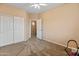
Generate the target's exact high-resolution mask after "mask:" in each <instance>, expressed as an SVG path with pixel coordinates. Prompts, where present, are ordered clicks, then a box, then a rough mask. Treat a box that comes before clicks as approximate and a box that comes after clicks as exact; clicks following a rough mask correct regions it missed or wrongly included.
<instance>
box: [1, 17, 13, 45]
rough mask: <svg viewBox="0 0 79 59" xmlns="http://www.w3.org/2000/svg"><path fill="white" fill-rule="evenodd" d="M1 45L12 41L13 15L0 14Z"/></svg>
mask: <svg viewBox="0 0 79 59" xmlns="http://www.w3.org/2000/svg"><path fill="white" fill-rule="evenodd" d="M1 32H2V34H1V43H0V45H1V46H5V45H8V44H12V43H13V17H11V16H7V15H3V16H1Z"/></svg>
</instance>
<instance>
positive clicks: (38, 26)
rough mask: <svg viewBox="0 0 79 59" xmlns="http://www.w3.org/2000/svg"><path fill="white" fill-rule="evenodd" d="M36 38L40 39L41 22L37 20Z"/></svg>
mask: <svg viewBox="0 0 79 59" xmlns="http://www.w3.org/2000/svg"><path fill="white" fill-rule="evenodd" d="M36 23H37V38H38V39H42V20H41V19H39V20H37V22H36Z"/></svg>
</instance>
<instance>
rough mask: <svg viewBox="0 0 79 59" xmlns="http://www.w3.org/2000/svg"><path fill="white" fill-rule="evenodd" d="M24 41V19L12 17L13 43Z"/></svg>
mask: <svg viewBox="0 0 79 59" xmlns="http://www.w3.org/2000/svg"><path fill="white" fill-rule="evenodd" d="M21 41H24V18H21V17H16V16H15V17H14V42H15V43H17V42H21Z"/></svg>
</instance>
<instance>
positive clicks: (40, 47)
mask: <svg viewBox="0 0 79 59" xmlns="http://www.w3.org/2000/svg"><path fill="white" fill-rule="evenodd" d="M64 49H65V47H63V46H60V45H56V44H53V43H49V42H47V41H44V40H40V39H37V38H35V37H33V38H31V39H29V40H27V41H26V42H20V43H16V44H11V45H8V46H4V47H1V48H0V56H66V55H67V54H66V52H65V51H64Z"/></svg>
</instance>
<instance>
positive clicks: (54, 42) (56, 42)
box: [44, 39, 67, 47]
mask: <svg viewBox="0 0 79 59" xmlns="http://www.w3.org/2000/svg"><path fill="white" fill-rule="evenodd" d="M44 40H46V39H44ZM46 41H48V42H50V43H54V44H57V45H60V46H64V47H67V46H66V45H63V44H60V43H57V42H51V41H49V40H46Z"/></svg>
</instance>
